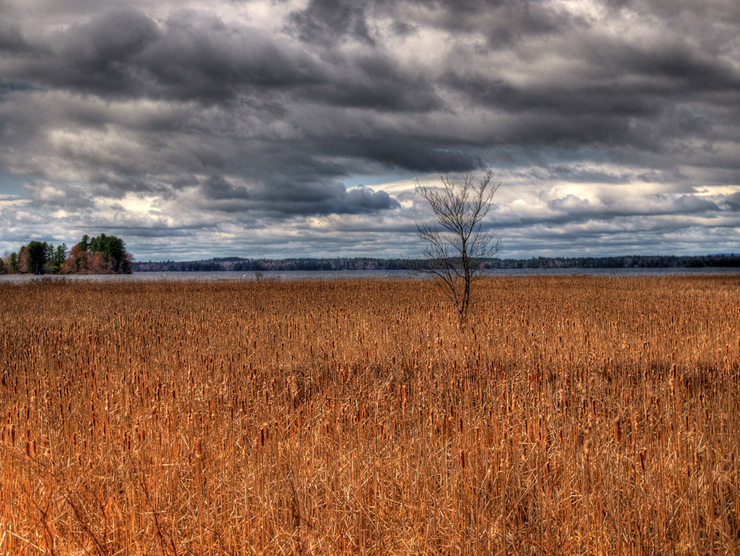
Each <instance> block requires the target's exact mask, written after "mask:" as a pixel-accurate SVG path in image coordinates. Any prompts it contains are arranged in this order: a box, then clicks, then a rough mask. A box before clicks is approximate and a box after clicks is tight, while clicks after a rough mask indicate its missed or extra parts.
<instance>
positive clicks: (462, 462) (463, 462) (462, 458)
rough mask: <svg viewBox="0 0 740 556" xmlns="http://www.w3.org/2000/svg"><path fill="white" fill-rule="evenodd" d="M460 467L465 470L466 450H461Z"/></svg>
mask: <svg viewBox="0 0 740 556" xmlns="http://www.w3.org/2000/svg"><path fill="white" fill-rule="evenodd" d="M460 468H461V469H462V470H463V471H465V450H460Z"/></svg>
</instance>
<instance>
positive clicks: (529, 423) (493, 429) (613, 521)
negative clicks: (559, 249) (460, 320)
mask: <svg viewBox="0 0 740 556" xmlns="http://www.w3.org/2000/svg"><path fill="white" fill-rule="evenodd" d="M475 294H476V296H477V303H476V304H475V306H474V307H473V309H472V314H471V319H470V325H469V328H468V329H467V330H466V331H465V333H461V332H460V331H459V330H458V328H457V326H456V324H455V315H454V310H452V308H451V307H449V306H448V305H447V304H446V302H445V300H444V298H443V296H442V294H441V293H440V292H439V291H438V290H436V289H435V288H434V286H433V284H431V283H430V282H426V281H403V280H399V281H382V280H377V281H329V282H321V281H316V282H244V283H238V282H210V283H207V282H184V283H183V282H177V283H174V282H172V283H168V282H127V283H123V282H122V283H115V282H100V283H94V282H56V281H43V280H42V281H31V282H23V283H14V284H12V283H7V282H6V283H0V381H1V382H0V554H12V555H25V554H29V555H31V554H33V555H36V554H48V555H59V556H61V555H71V554H80V555H81V554H90V555H98V556H115V555H128V554H137V555H138V554H141V555H144V554H146V555H160V554H161V555H167V556H175V555H187V554H197V555H203V556H205V555H234V556H236V555H240V556H241V555H247V554H440V555H441V554H674V553H675V554H738V553H740V492H739V491H738V489H740V278H738V276H737V275H735V276H712V277H708V276H707V277H671V278H621V279H612V278H598V277H590V278H589V277H530V278H512V279H503V278H500V279H499V278H497V279H490V280H484V281H481V282H479V283H478V284H477V289H476V292H475Z"/></svg>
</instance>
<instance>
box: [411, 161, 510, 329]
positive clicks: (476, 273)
mask: <svg viewBox="0 0 740 556" xmlns="http://www.w3.org/2000/svg"><path fill="white" fill-rule="evenodd" d="M492 179H493V170H492V169H491V168H488V169H487V170H486V172H485V173H484V175H483V177H482V178H481V179H480V181H478V182H477V183H476V182H475V181H474V178H473V176H471V175H467V176H465V179H464V180H463V183H462V184H461V185H458V184H455V183H454V182H452V181H451V180H450V179H449V178H448V177H447V176H441V177H440V180H441V182H442V185H441V187H429V186H424V185H422V184H421V183H420V182H419V181H418V180H417V182H416V192H417V193H418V194H419V195H420V196H421V197H422V198H423V199H424V200H426V201H427V202H428V203H429V206H430V207H431V209H432V212H433V213H434V216H435V218H436V224H426V223H422V224H420V223H418V222H417V223H416V231H417V235H418V236H419V238H420V239H421V240H422V241H423V242H424V244H425V245H424V247H423V249H422V255H423V257H424V259H425V261H424V264H422V265H421V266H418V267H417V268H416V270H417V271H419V272H424V273H428V274H431V275H433V276H435V277H436V278H437V279H438V282H437V283H438V284H439V285H440V287H441V288H442V290H443V291H444V292H445V294H446V296H447V297H448V299H450V301H452V303H454V304H455V306H456V307H457V311H458V316H459V318H460V322H461V324H464V323H465V320H466V319H467V312H468V307H469V305H470V293H471V292H470V290H471V288H470V286H471V283H472V282H473V281H474V280H476V279H477V278H479V277H480V275H481V271H482V269H483V264H484V263H485V261H486V260H487V259H490V258H492V257H493V256H495V255H496V253H498V252H499V250H500V249H501V247H502V244H501V241H500V240H497V239H496V232H495V231H484V229H483V225H482V222H483V219H484V218H485V217H486V215H487V214H488V211H489V210H490V208H491V205H492V204H493V196H494V195H495V193H496V191H498V188H499V186H500V185H501V184H492V183H491V180H492Z"/></svg>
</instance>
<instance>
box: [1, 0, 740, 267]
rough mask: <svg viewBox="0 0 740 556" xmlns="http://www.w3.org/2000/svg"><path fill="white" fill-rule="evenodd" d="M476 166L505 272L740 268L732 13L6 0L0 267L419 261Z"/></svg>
mask: <svg viewBox="0 0 740 556" xmlns="http://www.w3.org/2000/svg"><path fill="white" fill-rule="evenodd" d="M488 165H490V166H492V167H493V168H494V171H495V173H496V176H497V180H498V181H500V182H501V183H502V186H501V188H500V189H499V192H498V193H497V196H496V205H495V207H493V209H492V210H491V212H490V213H489V214H490V218H489V221H490V223H491V225H493V226H495V227H496V228H497V229H498V230H499V237H500V238H501V239H503V241H504V251H503V252H502V256H504V257H515V256H521V257H528V256H532V255H581V254H593V255H608V254H632V253H675V254H692V253H714V252H732V251H735V252H737V251H740V248H738V245H739V243H740V241H739V240H740V5H738V3H737V1H736V0H704V1H702V2H695V1H693V0H601V1H580V0H578V1H576V0H553V1H544V0H543V1H535V0H531V1H529V2H527V1H521V0H516V1H515V0H492V1H476V0H465V1H461V0H456V1H448V0H416V1H403V0H374V1H373V0H370V1H367V2H351V1H349V0H347V1H343V0H311V1H308V2H305V1H304V2H297V1H292V0H254V1H248V0H245V1H233V0H231V1H228V0H215V1H213V0H211V1H208V2H204V1H202V0H186V1H182V0H178V1H177V2H175V1H170V0H162V1H159V2H156V3H151V2H143V1H138V0H133V1H129V2H126V3H121V2H113V1H100V0H62V1H59V0H0V229H2V235H1V236H0V251H1V250H5V249H7V250H15V249H17V248H18V247H19V246H20V245H21V244H23V243H26V242H28V241H30V240H32V239H38V240H42V241H51V242H54V243H60V242H62V241H66V242H67V243H70V244H71V243H74V242H75V241H77V240H78V239H79V237H80V236H81V235H82V234H83V233H89V234H98V233H101V232H102V233H113V234H116V235H119V236H120V237H123V238H124V239H125V240H126V241H127V245H128V248H129V250H130V251H131V252H133V253H134V255H135V256H136V257H137V258H138V259H139V260H146V259H149V258H153V259H161V258H172V259H189V258H190V259H192V258H199V257H202V256H224V255H242V256H249V257H263V256H267V257H289V256H340V255H341V256H397V255H414V254H416V253H417V249H418V241H417V239H416V237H415V234H414V231H415V226H414V222H415V221H417V220H424V219H427V218H430V217H431V215H430V214H429V212H428V210H427V208H426V207H425V206H424V205H423V203H422V202H421V200H420V199H418V198H416V197H415V196H414V194H413V185H414V182H415V179H417V178H418V179H420V180H421V181H422V182H424V183H433V182H434V181H435V180H437V179H438V177H439V175H440V174H448V175H450V176H451V177H462V176H464V175H465V174H466V173H478V174H480V173H482V171H483V170H484V169H485V168H486V167H487V166H488Z"/></svg>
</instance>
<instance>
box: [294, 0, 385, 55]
mask: <svg viewBox="0 0 740 556" xmlns="http://www.w3.org/2000/svg"><path fill="white" fill-rule="evenodd" d="M368 4H370V2H367V1H353V2H347V1H346V0H311V1H310V2H309V4H308V7H306V9H305V10H300V11H294V12H292V13H291V14H290V17H289V18H288V19H289V23H290V28H292V29H293V30H295V32H296V33H297V35H298V37H300V39H301V40H303V41H306V42H309V43H321V44H325V45H331V44H333V43H334V42H335V41H337V40H339V39H341V38H342V37H344V36H351V37H353V38H355V39H359V40H361V41H363V42H365V43H368V44H370V45H372V44H374V42H375V41H374V40H373V38H372V37H371V36H370V30H369V29H368V26H367V21H366V20H365V9H366V7H367V5H368Z"/></svg>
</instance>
